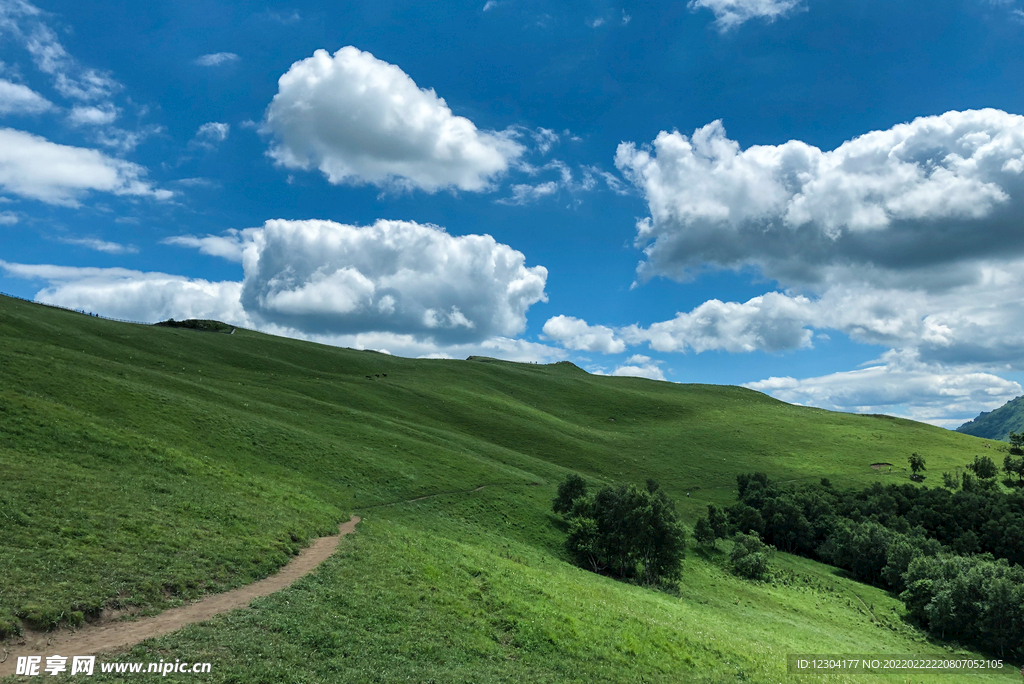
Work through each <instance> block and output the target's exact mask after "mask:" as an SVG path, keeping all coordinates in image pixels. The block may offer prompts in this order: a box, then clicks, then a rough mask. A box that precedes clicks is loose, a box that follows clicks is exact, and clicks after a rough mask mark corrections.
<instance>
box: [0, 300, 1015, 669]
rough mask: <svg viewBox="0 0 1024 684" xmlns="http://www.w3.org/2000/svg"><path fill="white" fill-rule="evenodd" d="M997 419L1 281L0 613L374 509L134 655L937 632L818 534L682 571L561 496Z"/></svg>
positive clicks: (781, 642)
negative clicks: (260, 586) (391, 342)
mask: <svg viewBox="0 0 1024 684" xmlns="http://www.w3.org/2000/svg"><path fill="white" fill-rule="evenodd" d="M982 445H983V442H982V441H981V440H978V439H976V438H974V437H969V436H966V435H961V434H956V433H952V432H948V431H945V430H941V429H938V428H934V427H930V426H927V425H922V424H919V423H914V422H911V421H905V420H899V419H893V418H886V417H867V416H854V415H848V414H837V413H830V412H826V411H822V410H818V409H810V408H803V407H796V406H791V405H787V404H784V403H782V402H779V401H775V400H773V399H771V398H769V397H766V396H764V395H762V394H759V393H756V392H753V391H750V390H745V389H741V388H736V387H720V386H711V385H674V384H669V383H663V382H654V381H649V380H643V379H637V378H608V377H596V376H591V375H588V374H587V373H585V372H583V371H581V370H580V369H578V368H576V367H575V366H573V365H571V364H565V363H562V364H553V365H547V366H544V365H532V364H516V363H506V362H501V361H495V360H491V359H473V360H467V361H447V360H413V359H403V358H397V357H392V356H388V355H384V354H379V353H375V352H366V351H364V352H360V351H353V350H347V349H338V348H333V347H326V346H321V345H316V344H311V343H306V342H299V341H295V340H288V339H283V338H277V337H272V336H268V335H262V334H259V333H254V332H250V331H245V330H240V329H239V330H236V331H235V332H234V333H233V334H231V335H220V334H218V335H211V334H206V333H204V332H201V331H197V330H191V329H187V328H180V327H157V326H140V325H128V324H122V323H115V322H112V321H106V320H103V319H98V318H94V317H87V316H84V315H78V314H74V313H72V312H67V311H62V310H57V309H53V308H48V307H43V306H39V305H33V304H29V303H25V302H20V301H17V300H11V299H8V298H5V297H0V472H3V473H4V477H3V478H2V479H3V481H4V484H3V486H2V488H0V526H2V528H3V530H4V534H3V535H2V536H0V629H5V628H6V629H7V630H8V631H9V630H11V629H14V628H15V627H16V625H17V624H18V623H19V622H20V621H24V622H25V623H26V624H27V625H29V626H33V627H49V626H53V625H56V624H67V623H71V624H74V623H77V622H81V621H82V620H88V619H90V618H92V617H94V616H96V615H98V614H99V613H100V612H101V611H102V610H104V609H109V608H120V609H127V610H134V611H153V610H159V609H161V608H164V607H167V606H169V605H174V604H175V603H178V602H180V601H182V600H186V599H189V598H192V597H196V596H198V595H200V594H202V593H204V592H208V591H219V590H223V589H226V588H229V587H233V586H238V585H240V584H243V583H247V582H250V581H252V580H254V579H256V578H258V577H262V576H265V575H266V574H268V573H270V572H272V571H273V570H274V569H275V568H277V567H279V566H280V565H281V564H283V563H284V562H285V561H286V560H287V558H288V557H289V556H290V555H291V554H293V553H295V552H296V550H297V549H298V548H299V547H301V546H302V545H303V544H304V543H305V542H306V541H307V540H308V539H309V538H311V537H314V536H317V535H321V534H325V533H328V532H329V531H330V530H331V529H332V528H333V527H334V526H336V524H337V523H338V522H339V521H341V520H345V519H347V518H348V516H349V515H350V514H351V513H353V512H358V513H359V514H360V515H361V516H363V519H364V522H363V523H361V524H360V527H359V529H358V530H357V532H356V534H355V535H353V536H351V537H347V538H345V539H344V540H343V541H342V545H341V547H340V550H339V552H338V553H337V554H335V556H334V557H333V558H332V559H330V560H329V561H328V562H327V563H325V564H324V566H323V567H322V568H321V569H320V570H319V571H318V572H317V573H315V574H314V575H312V576H311V577H309V578H307V579H305V580H302V581H300V582H299V583H298V584H296V585H295V586H294V587H292V588H291V589H289V590H286V591H284V592H280V593H279V594H276V595H274V596H271V597H269V598H267V599H262V600H260V601H258V602H257V603H256V606H255V608H254V609H252V610H249V611H240V612H236V613H232V614H229V615H225V616H221V617H220V618H217V619H215V620H213V621H211V622H209V623H205V624H203V625H196V626H193V627H189V628H187V629H185V630H183V631H181V632H179V633H176V634H174V635H170V636H168V637H164V638H162V639H159V640H155V641H152V642H147V643H146V644H144V645H141V646H139V647H136V649H134V650H133V652H132V654H128V655H126V658H129V659H131V658H135V659H143V658H145V659H159V658H161V657H167V656H170V657H171V658H182V659H185V658H188V659H190V660H193V661H197V660H207V661H210V662H213V663H214V674H213V677H212V680H211V681H223V682H234V681H238V682H271V681H289V682H321V681H331V682H347V681H351V682H368V681H371V682H372V681H381V682H384V681H387V682H392V681H414V682H427V681H439V682H448V681H460V682H462V681H465V682H471V681H473V682H491V681H495V682H496V681H509V682H512V681H537V682H543V681H550V682H565V681H609V682H611V681H665V682H676V681H681V680H682V681H695V682H724V681H739V680H745V681H755V682H769V681H771V682H774V681H779V680H780V679H781V677H782V676H785V656H786V654H787V653H872V652H874V653H893V654H895V653H915V652H916V653H920V652H925V651H926V650H927V649H932V650H934V649H935V648H940V650H941V647H936V646H929V645H928V644H927V643H926V642H925V639H924V636H923V635H922V634H921V633H919V632H917V631H916V630H914V629H912V628H910V627H908V626H907V625H905V624H904V623H903V622H902V621H901V620H900V619H899V613H900V611H901V610H902V607H901V604H899V602H898V601H896V600H895V599H893V598H892V597H889V596H887V595H885V594H884V593H883V592H880V591H879V590H877V589H873V588H870V587H866V586H864V585H860V584H857V583H855V582H852V581H850V580H848V579H845V578H844V577H842V576H841V574H840V573H838V571H835V570H833V569H831V568H828V567H826V566H823V565H820V564H817V563H813V562H811V561H807V560H804V559H798V558H793V557H788V556H784V555H780V557H779V563H780V564H781V565H782V566H783V567H784V568H785V570H786V574H785V577H783V578H780V579H779V580H778V581H776V582H775V583H774V584H755V583H750V582H745V581H741V580H739V579H736V578H734V577H732V576H731V575H730V574H729V573H728V572H726V571H725V570H723V569H722V568H721V565H722V559H721V556H720V555H718V554H717V553H705V552H703V551H698V550H696V549H693V548H691V550H690V553H689V557H688V559H687V561H686V567H685V569H684V573H683V580H682V582H681V585H680V589H679V592H678V595H672V594H667V593H662V592H654V591H650V590H647V589H643V588H639V587H634V586H629V585H624V584H621V583H616V582H613V581H611V580H609V579H606V578H602V577H598V576H595V575H592V574H590V573H586V572H584V571H581V570H578V569H576V568H575V567H573V566H571V565H569V564H568V563H566V562H565V555H564V553H563V551H562V549H561V539H562V532H561V531H560V530H559V523H558V520H557V519H556V518H554V517H553V516H552V515H551V513H550V501H551V498H552V497H553V496H554V490H555V485H556V484H557V482H558V481H559V480H560V479H561V478H563V477H564V476H565V474H567V473H569V472H572V471H576V472H579V473H581V474H583V475H584V476H585V477H587V478H588V479H590V480H591V481H592V482H594V483H602V482H643V481H644V480H645V479H646V478H648V477H653V478H655V479H657V480H658V481H659V482H661V484H662V486H663V487H664V488H665V489H666V490H667V491H668V492H669V493H670V494H671V495H672V496H674V497H675V498H676V500H677V501H678V502H679V506H680V509H681V511H682V513H683V515H684V517H685V518H686V519H687V520H689V521H691V522H692V520H694V519H695V518H696V516H697V515H698V514H699V513H700V512H701V510H702V509H703V507H704V506H706V504H707V503H708V502H715V503H721V504H726V503H730V502H731V501H732V500H734V498H735V493H734V488H735V476H736V474H737V473H739V472H749V471H752V470H764V471H766V472H768V473H769V474H770V475H771V476H772V477H773V478H774V479H777V480H783V481H786V480H802V479H809V480H817V479H819V478H822V477H827V478H829V479H830V480H831V481H832V482H833V484H835V485H837V486H861V485H864V484H868V483H871V482H875V481H882V482H894V481H895V482H904V481H906V482H909V479H908V478H907V474H906V473H905V472H903V470H902V468H903V466H904V465H905V464H906V459H907V456H908V455H909V454H910V453H911V452H912V451H916V452H918V453H921V454H923V455H925V457H926V459H927V462H928V471H927V472H928V473H930V474H931V478H930V479H929V480H928V482H934V480H936V479H938V477H937V475H938V473H940V472H941V471H943V470H951V469H953V468H954V467H956V466H958V465H963V464H964V463H966V462H969V461H970V460H971V459H972V458H973V456H974V455H975V454H976V453H983V452H982V451H981V449H982ZM875 463H892V464H894V466H895V467H893V469H892V470H893V472H892V473H889V472H888V468H882V469H873V468H872V467H871V465H872V464H875ZM480 485H490V486H488V487H486V488H484V489H482V490H479V491H475V492H471V493H467V492H470V490H473V489H476V488H477V487H479V486H480ZM438 493H447V494H444V495H442V496H436V497H433V498H430V499H425V500H422V501H418V502H414V503H396V502H403V501H407V500H409V499H412V498H415V497H420V496H426V495H431V494H438ZM687 493H689V497H687V496H686V495H687ZM929 652H930V651H929ZM1016 676H1019V675H1016ZM933 679H934V681H947V682H948V681H951V680H950V679H949V677H948V675H937V676H935V677H934V678H933ZM987 679H988V680H991V681H1009V679H1001V678H999V676H998V675H992V676H991V677H988V678H984V677H979V678H978V679H977V680H976V681H986V680H987ZM171 680H173V676H172V677H171ZM905 680H906V678H905V677H903V678H900V677H898V676H897V677H892V678H886V677H884V676H879V678H878V681H893V682H896V681H901V682H902V681H905ZM182 681H185V679H182ZM827 681H837V682H840V681H854V678H853V677H849V678H843V677H837V678H834V679H832V680H827ZM914 681H932V679H928V678H927V677H921V676H915V677H914ZM972 681H975V680H973V679H972Z"/></svg>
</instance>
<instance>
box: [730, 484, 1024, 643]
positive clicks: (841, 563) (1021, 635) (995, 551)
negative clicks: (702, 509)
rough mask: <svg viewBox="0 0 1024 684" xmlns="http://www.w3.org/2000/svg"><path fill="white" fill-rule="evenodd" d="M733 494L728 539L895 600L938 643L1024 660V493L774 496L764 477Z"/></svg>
mask: <svg viewBox="0 0 1024 684" xmlns="http://www.w3.org/2000/svg"><path fill="white" fill-rule="evenodd" d="M972 471H973V469H972ZM979 479H980V478H979ZM737 485H738V488H739V501H738V502H737V503H736V504H735V505H733V506H731V507H729V508H728V509H727V510H726V517H727V519H728V527H729V528H730V529H731V530H735V531H739V532H743V533H748V534H750V535H755V536H757V537H758V538H759V539H761V540H763V542H765V543H768V544H772V545H774V546H776V547H778V548H779V549H783V550H786V551H789V552H792V553H797V554H801V555H805V556H808V557H812V558H819V559H821V560H823V561H825V562H827V563H829V564H831V565H835V566H837V567H841V568H844V569H846V570H849V571H850V573H851V574H852V575H853V576H855V577H856V578H858V579H860V580H862V581H865V582H868V583H871V584H875V585H878V586H882V587H886V588H889V589H892V590H893V591H895V592H898V593H899V596H900V599H901V600H902V601H903V602H904V604H905V605H906V607H907V610H908V613H909V615H910V616H911V617H912V618H913V619H915V620H916V621H918V622H919V623H920V624H921V625H922V626H923V627H924V628H925V629H927V630H928V631H930V632H931V633H933V634H935V635H937V636H939V637H941V638H944V639H956V640H957V641H960V642H962V643H970V644H973V645H975V646H978V647H980V648H982V649H983V650H995V651H997V652H999V654H1000V655H1005V654H1006V652H1007V651H1009V652H1010V653H1013V654H1015V655H1018V656H1024V567H1022V565H1024V492H1021V491H1013V492H1010V493H1006V492H1002V491H1000V490H999V489H998V488H996V487H988V486H977V487H971V488H970V489H966V490H965V489H963V488H958V489H957V490H956V491H950V490H949V489H945V488H932V489H929V488H924V487H915V486H913V485H902V486H899V485H890V486H887V487H884V486H882V485H880V484H875V485H873V486H871V487H868V488H866V489H863V490H860V491H838V490H837V489H835V488H834V487H832V486H831V484H830V483H829V482H828V481H827V480H822V481H821V482H820V483H818V484H813V485H802V486H790V487H783V486H780V485H777V484H775V483H773V482H772V481H771V480H769V479H768V477H767V476H765V475H764V474H763V473H753V474H744V475H740V476H738V477H737Z"/></svg>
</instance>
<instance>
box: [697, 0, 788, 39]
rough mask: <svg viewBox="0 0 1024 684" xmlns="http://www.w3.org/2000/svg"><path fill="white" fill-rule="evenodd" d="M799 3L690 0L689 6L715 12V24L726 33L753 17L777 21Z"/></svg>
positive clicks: (755, 0) (782, 0)
mask: <svg viewBox="0 0 1024 684" xmlns="http://www.w3.org/2000/svg"><path fill="white" fill-rule="evenodd" d="M799 4H800V0H690V3H689V4H688V5H687V7H689V8H690V9H691V10H693V11H695V12H696V11H697V10H699V9H709V10H711V11H712V12H714V14H715V25H716V26H718V29H719V30H720V31H722V32H723V33H724V32H726V31H728V30H729V29H732V28H735V27H737V26H739V25H740V24H742V23H744V22H746V21H749V20H751V19H765V20H767V21H769V22H771V21H775V20H776V19H778V18H780V17H782V16H784V15H785V14H787V13H788V12H790V11H791V10H792V9H794V8H795V7H797V6H798V5H799Z"/></svg>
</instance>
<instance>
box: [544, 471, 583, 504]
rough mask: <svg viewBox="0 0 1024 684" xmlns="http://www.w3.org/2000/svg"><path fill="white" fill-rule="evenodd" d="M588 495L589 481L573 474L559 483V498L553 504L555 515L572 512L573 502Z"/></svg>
mask: <svg viewBox="0 0 1024 684" xmlns="http://www.w3.org/2000/svg"><path fill="white" fill-rule="evenodd" d="M586 495H587V481H586V480H584V479H583V478H582V477H580V476H579V475H577V474H576V473H573V474H572V475H569V477H567V478H565V479H564V480H562V481H561V482H560V483H558V496H556V497H555V500H554V501H553V502H552V506H551V507H552V508H553V509H554V511H555V513H558V514H563V513H568V512H569V511H570V510H572V505H573V502H575V501H576V500H577V499H579V498H582V497H584V496H586Z"/></svg>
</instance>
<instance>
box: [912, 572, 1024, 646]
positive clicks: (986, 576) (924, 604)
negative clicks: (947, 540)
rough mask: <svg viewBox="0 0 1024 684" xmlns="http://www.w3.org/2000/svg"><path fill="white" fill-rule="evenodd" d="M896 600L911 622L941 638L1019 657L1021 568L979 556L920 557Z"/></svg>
mask: <svg viewBox="0 0 1024 684" xmlns="http://www.w3.org/2000/svg"><path fill="white" fill-rule="evenodd" d="M905 582H906V590H905V591H904V592H903V593H902V594H900V598H901V599H902V600H903V602H904V603H905V604H906V606H907V611H908V613H909V614H910V616H911V618H913V619H915V620H917V621H918V622H919V623H920V624H921V625H922V626H924V627H926V628H927V629H928V630H929V631H931V632H932V633H934V634H937V635H938V636H940V637H941V638H943V639H952V640H956V641H959V642H962V643H968V644H974V645H976V646H979V647H981V648H983V649H986V650H992V651H995V652H996V653H999V654H1000V655H1008V654H1012V655H1015V656H1017V657H1020V656H1022V655H1024V568H1021V567H1019V566H1011V565H1009V564H1008V563H1007V562H1006V561H1005V560H1002V559H1000V560H998V561H993V560H991V559H987V558H985V557H981V556H974V557H969V558H968V557H963V556H950V555H942V556H933V557H929V556H921V557H918V558H916V559H914V560H913V561H912V562H911V563H910V567H909V568H908V570H907V573H906V577H905Z"/></svg>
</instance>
